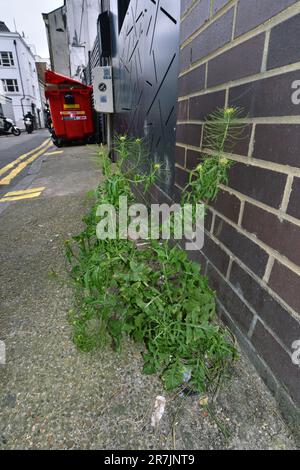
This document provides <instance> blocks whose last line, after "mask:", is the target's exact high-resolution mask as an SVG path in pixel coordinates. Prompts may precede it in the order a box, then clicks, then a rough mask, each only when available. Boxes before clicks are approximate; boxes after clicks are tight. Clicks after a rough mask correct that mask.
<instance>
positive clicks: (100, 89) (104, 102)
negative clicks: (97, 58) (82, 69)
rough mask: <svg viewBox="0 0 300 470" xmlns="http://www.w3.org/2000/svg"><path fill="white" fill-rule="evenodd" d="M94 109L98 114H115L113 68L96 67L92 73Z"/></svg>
mask: <svg viewBox="0 0 300 470" xmlns="http://www.w3.org/2000/svg"><path fill="white" fill-rule="evenodd" d="M92 78H93V90H94V108H95V110H96V111H97V112H98V113H113V112H114V93H113V80H112V67H109V66H107V67H95V68H94V69H93V73H92Z"/></svg>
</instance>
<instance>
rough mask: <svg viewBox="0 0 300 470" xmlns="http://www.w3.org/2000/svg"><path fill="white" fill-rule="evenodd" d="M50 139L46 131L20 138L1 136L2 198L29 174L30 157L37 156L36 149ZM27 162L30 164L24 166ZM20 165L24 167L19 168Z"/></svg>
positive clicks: (0, 189)
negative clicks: (24, 156)
mask: <svg viewBox="0 0 300 470" xmlns="http://www.w3.org/2000/svg"><path fill="white" fill-rule="evenodd" d="M49 137H50V136H49V132H48V130H46V129H43V130H39V131H35V132H34V133H33V134H30V135H29V134H27V133H22V134H21V135H20V136H19V137H15V136H13V135H12V136H0V197H1V196H3V194H5V193H6V192H8V191H12V190H13V189H14V187H15V186H16V185H17V184H18V182H19V181H20V180H21V179H22V178H24V176H26V174H28V171H29V170H30V157H31V156H32V155H34V154H35V149H37V148H38V147H40V146H41V144H43V142H45V141H46V139H49ZM45 151H46V150H45ZM29 152H31V153H30V154H29V155H28V157H26V158H24V159H21V160H18V159H19V158H20V157H21V156H22V155H25V154H28V153H29ZM27 161H28V162H29V163H28V164H26V165H25V164H23V163H25V162H27ZM10 164H11V165H10ZM20 164H22V166H18V165H20ZM8 165H10V167H8V168H7V171H4V169H5V168H6V167H7V166H8ZM1 170H2V171H1ZM12 172H14V173H12ZM10 175H11V176H12V178H11V179H10V178H8V180H7V181H6V180H5V178H6V177H7V176H10ZM14 175H15V176H14Z"/></svg>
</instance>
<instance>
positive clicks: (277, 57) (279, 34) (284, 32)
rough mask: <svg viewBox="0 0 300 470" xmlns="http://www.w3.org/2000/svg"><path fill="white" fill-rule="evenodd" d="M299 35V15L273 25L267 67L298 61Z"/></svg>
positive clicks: (272, 67)
mask: <svg viewBox="0 0 300 470" xmlns="http://www.w3.org/2000/svg"><path fill="white" fill-rule="evenodd" d="M299 37H300V15H296V16H293V17H292V18H290V19H288V20H287V21H284V22H283V23H281V24H279V25H278V26H275V27H274V28H273V29H272V31H271V37H270V45H269V56H268V65H267V68H268V69H274V68H276V67H282V66H283V65H288V64H293V63H295V62H299V61H300V48H299ZM287 45H288V47H287Z"/></svg>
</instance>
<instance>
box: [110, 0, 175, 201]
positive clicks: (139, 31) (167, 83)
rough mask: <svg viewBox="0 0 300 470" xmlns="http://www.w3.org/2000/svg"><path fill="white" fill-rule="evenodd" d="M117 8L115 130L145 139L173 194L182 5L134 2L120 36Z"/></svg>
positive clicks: (114, 16)
mask: <svg viewBox="0 0 300 470" xmlns="http://www.w3.org/2000/svg"><path fill="white" fill-rule="evenodd" d="M117 4H118V2H117V0H112V1H111V14H112V23H113V32H112V41H113V68H114V89H115V109H116V119H115V128H116V130H117V132H119V133H128V134H130V135H132V136H135V137H143V138H145V142H146V144H147V146H148V148H149V151H150V154H151V156H152V158H153V159H154V161H156V162H160V163H161V164H162V172H161V181H160V186H161V187H162V189H164V190H165V191H166V192H167V193H169V194H171V193H172V188H173V183H174V172H175V163H174V150H175V136H176V130H175V128H176V103H177V77H178V55H179V27H180V2H179V1H176V0H131V1H130V4H129V8H128V11H127V14H126V16H125V20H124V23H123V26H122V29H121V31H120V34H119V30H118V11H117Z"/></svg>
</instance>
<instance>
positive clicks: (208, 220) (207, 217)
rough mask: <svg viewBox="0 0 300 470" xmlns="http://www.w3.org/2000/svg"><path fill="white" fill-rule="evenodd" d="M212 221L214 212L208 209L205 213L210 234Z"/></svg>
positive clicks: (206, 226)
mask: <svg viewBox="0 0 300 470" xmlns="http://www.w3.org/2000/svg"><path fill="white" fill-rule="evenodd" d="M212 220H213V214H212V212H211V211H210V210H209V209H208V208H207V209H206V213H205V229H206V230H207V231H208V232H210V230H211V226H212Z"/></svg>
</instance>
